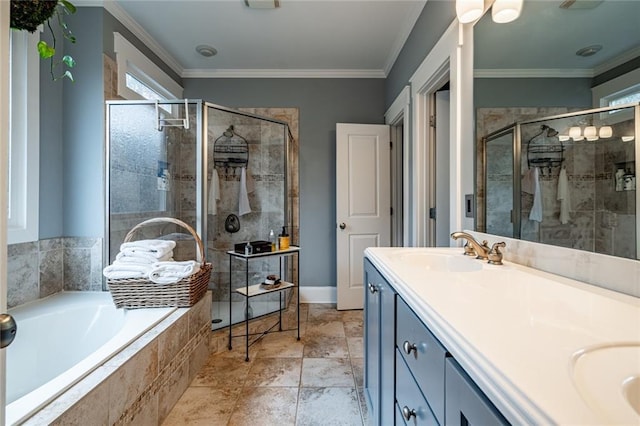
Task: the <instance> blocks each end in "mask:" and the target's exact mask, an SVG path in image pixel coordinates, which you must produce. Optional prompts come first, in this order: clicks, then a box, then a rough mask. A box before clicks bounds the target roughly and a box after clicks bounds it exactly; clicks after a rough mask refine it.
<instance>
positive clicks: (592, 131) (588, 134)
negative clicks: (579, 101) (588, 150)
mask: <svg viewBox="0 0 640 426" xmlns="http://www.w3.org/2000/svg"><path fill="white" fill-rule="evenodd" d="M583 134H584V137H585V138H587V140H591V139H592V138H594V137H595V136H596V135H597V134H598V130H597V129H596V127H595V126H587V127H585V128H584V133H583Z"/></svg>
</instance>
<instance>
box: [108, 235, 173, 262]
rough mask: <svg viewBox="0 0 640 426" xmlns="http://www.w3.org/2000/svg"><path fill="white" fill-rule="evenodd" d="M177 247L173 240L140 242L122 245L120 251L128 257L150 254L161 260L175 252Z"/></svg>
mask: <svg viewBox="0 0 640 426" xmlns="http://www.w3.org/2000/svg"><path fill="white" fill-rule="evenodd" d="M175 246H176V242H175V241H171V240H140V241H130V242H128V243H122V244H121V245H120V251H121V252H122V253H126V254H127V255H133V254H137V253H150V254H153V255H155V256H156V258H158V259H159V258H161V257H164V256H165V255H166V254H167V253H169V252H170V251H171V250H173V249H174V247H175Z"/></svg>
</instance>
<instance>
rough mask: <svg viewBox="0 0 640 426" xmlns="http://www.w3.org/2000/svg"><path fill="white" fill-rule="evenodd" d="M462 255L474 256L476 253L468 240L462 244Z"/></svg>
mask: <svg viewBox="0 0 640 426" xmlns="http://www.w3.org/2000/svg"><path fill="white" fill-rule="evenodd" d="M463 248H464V253H463V254H464V255H465V256H475V255H476V251H475V250H474V248H473V246H472V245H471V244H469V241H467V242H466V243H465V244H464V247H463Z"/></svg>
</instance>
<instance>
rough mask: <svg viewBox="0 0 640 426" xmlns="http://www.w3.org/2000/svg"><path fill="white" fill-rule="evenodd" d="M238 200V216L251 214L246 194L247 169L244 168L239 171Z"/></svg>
mask: <svg viewBox="0 0 640 426" xmlns="http://www.w3.org/2000/svg"><path fill="white" fill-rule="evenodd" d="M238 198H239V199H238V216H242V215H245V214H247V213H251V206H250V205H249V194H248V192H247V169H246V168H244V167H243V168H242V170H241V171H240V194H239V196H238Z"/></svg>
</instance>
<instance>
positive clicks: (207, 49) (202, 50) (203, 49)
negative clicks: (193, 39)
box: [196, 44, 218, 58]
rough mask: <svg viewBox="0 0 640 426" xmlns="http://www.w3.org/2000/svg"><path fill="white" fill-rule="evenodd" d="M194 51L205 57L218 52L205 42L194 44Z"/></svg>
mask: <svg viewBox="0 0 640 426" xmlns="http://www.w3.org/2000/svg"><path fill="white" fill-rule="evenodd" d="M196 52H198V53H199V54H201V55H202V56H204V57H205V58H210V57H212V56H215V55H217V54H218V51H217V50H216V49H215V48H214V47H212V46H209V45H207V44H201V45H198V46H196Z"/></svg>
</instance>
